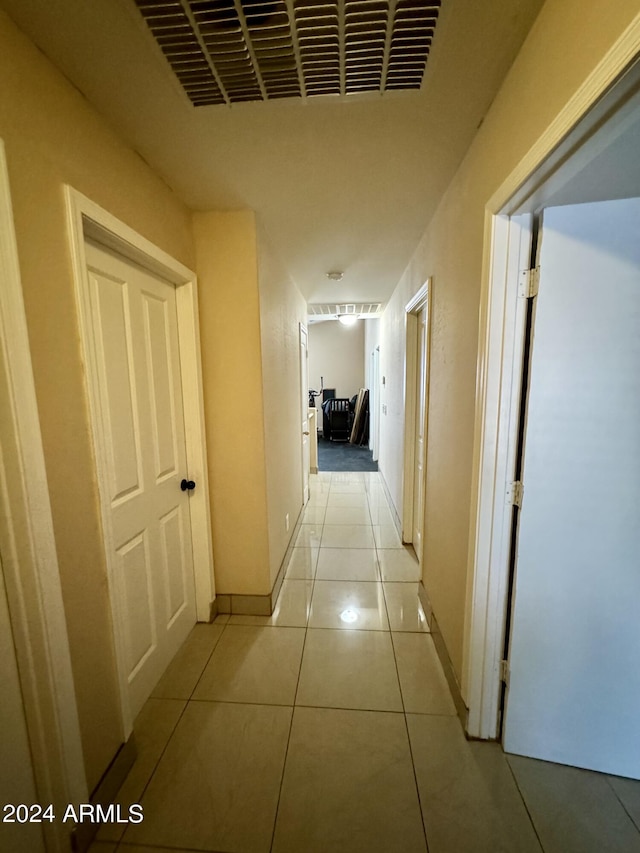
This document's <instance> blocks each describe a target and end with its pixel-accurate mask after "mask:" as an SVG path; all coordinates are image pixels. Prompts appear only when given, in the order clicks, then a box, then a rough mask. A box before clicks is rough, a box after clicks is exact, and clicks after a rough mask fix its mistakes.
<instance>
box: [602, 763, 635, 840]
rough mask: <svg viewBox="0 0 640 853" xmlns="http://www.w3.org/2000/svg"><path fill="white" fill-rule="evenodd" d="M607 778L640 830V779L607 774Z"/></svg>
mask: <svg viewBox="0 0 640 853" xmlns="http://www.w3.org/2000/svg"><path fill="white" fill-rule="evenodd" d="M607 779H608V780H609V784H610V785H611V787H612V788H613V790H614V792H615V794H616V796H617V797H618V799H619V800H620V802H621V803H622V805H623V806H624V807H625V809H626V811H627V814H628V815H629V817H630V818H631V820H632V821H633V822H634V823H635V825H636V827H637V829H638V831H640V781H638V780H637V779H623V778H622V777H621V776H607Z"/></svg>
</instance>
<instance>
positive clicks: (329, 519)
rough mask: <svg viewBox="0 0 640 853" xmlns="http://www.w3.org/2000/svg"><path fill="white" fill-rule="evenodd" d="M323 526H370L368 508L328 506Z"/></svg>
mask: <svg viewBox="0 0 640 853" xmlns="http://www.w3.org/2000/svg"><path fill="white" fill-rule="evenodd" d="M324 522H325V524H351V525H354V524H371V516H370V515H369V508H368V507H366V506H363V507H358V506H329V507H327V514H326V516H325V519H324Z"/></svg>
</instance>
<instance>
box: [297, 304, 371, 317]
mask: <svg viewBox="0 0 640 853" xmlns="http://www.w3.org/2000/svg"><path fill="white" fill-rule="evenodd" d="M383 307H384V306H383V304H382V303H381V302H343V303H341V304H338V303H335V302H329V303H323V304H317V305H308V306H307V314H308V316H309V317H310V318H311V317H313V318H316V319H322V320H335V319H336V317H338V316H339V315H340V314H356V315H357V316H359V317H360V319H362V320H366V319H367V318H369V319H373V318H375V317H379V316H380V315H381V314H382V309H383Z"/></svg>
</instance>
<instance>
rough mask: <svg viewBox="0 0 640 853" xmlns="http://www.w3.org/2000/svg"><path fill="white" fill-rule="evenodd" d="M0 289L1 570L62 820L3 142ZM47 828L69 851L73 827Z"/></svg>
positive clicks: (55, 638)
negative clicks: (0, 285)
mask: <svg viewBox="0 0 640 853" xmlns="http://www.w3.org/2000/svg"><path fill="white" fill-rule="evenodd" d="M0 280H1V281H2V287H0V347H1V351H0V371H2V373H3V374H4V375H3V376H2V377H1V378H0V383H2V386H3V388H4V389H5V390H4V391H2V393H0V401H1V403H2V409H3V417H2V418H0V447H1V448H2V451H3V452H0V549H1V550H2V568H3V571H4V578H5V583H6V588H7V601H8V605H9V612H10V614H11V623H12V630H13V636H14V642H15V649H16V658H17V661H18V669H19V674H20V683H21V689H22V695H23V700H24V709H25V717H26V721H27V729H28V732H29V740H30V745H31V753H32V760H33V770H34V777H35V782H36V788H37V792H38V797H39V800H40V803H43V804H46V803H53V804H54V807H55V813H56V815H61V814H62V813H63V812H64V808H65V805H66V804H67V803H73V802H87V797H88V791H87V781H86V776H85V771H84V760H83V754H82V743H81V739H80V726H79V722H78V713H77V705H76V696H75V689H74V684H73V675H72V670H71V658H70V654H69V643H68V637H67V625H66V621H65V615H64V607H63V602H62V589H61V584H60V574H59V570H58V559H57V553H56V546H55V539H54V533H53V520H52V517H51V505H50V502H49V490H48V485H47V473H46V468H45V462H44V453H43V449H42V438H41V433H40V421H39V417H38V409H37V403H36V395H35V386H34V381H33V371H32V365H31V352H30V349H29V338H28V333H27V322H26V316H25V311H24V302H23V297H22V285H21V281H20V270H19V266H18V252H17V246H16V239H15V231H14V225H13V213H12V208H11V199H10V194H9V177H8V173H7V167H6V159H5V153H4V145H3V143H2V140H0ZM5 392H6V393H5ZM42 827H43V832H44V836H45V842H46V846H47V849H48V850H51V851H60V853H62V851H67V850H69V835H70V832H71V830H72V828H73V827H72V825H71V824H63V823H62V821H61V820H56V821H55V823H53V824H51V823H43V824H42Z"/></svg>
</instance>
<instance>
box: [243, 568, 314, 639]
mask: <svg viewBox="0 0 640 853" xmlns="http://www.w3.org/2000/svg"><path fill="white" fill-rule="evenodd" d="M312 591H313V581H312V580H284V581H283V582H282V586H281V587H280V593H279V594H278V599H277V601H276V604H275V607H274V608H273V613H272V614H271V616H246V615H243V614H238V615H236V616H232V617H231V619H229V624H230V625H276V626H279V627H281V628H283V627H288V628H305V627H306V625H307V620H308V618H309V611H310V609H311V593H312Z"/></svg>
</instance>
